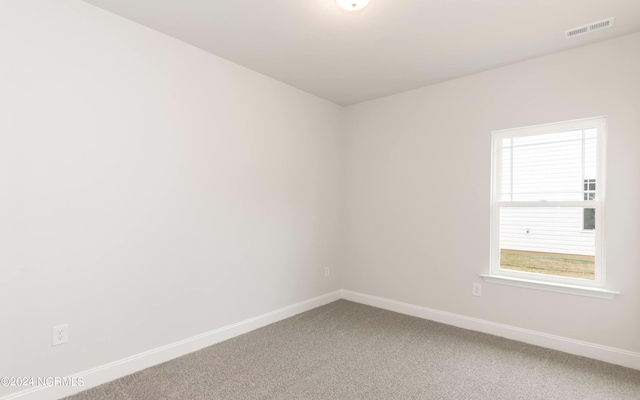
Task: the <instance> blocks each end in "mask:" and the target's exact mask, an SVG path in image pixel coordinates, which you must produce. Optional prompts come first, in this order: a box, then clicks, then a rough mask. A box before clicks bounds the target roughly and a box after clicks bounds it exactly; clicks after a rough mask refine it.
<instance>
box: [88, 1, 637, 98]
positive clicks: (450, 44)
mask: <svg viewBox="0 0 640 400" xmlns="http://www.w3.org/2000/svg"><path fill="white" fill-rule="evenodd" d="M84 1H86V2H88V3H91V4H94V5H96V6H98V7H100V8H103V9H105V10H108V11H111V12H113V13H115V14H118V15H121V16H123V17H125V18H128V19H130V20H133V21H136V22H139V23H141V24H143V25H146V26H148V27H150V28H152V29H155V30H157V31H160V32H163V33H165V34H167V35H170V36H173V37H175V38H178V39H180V40H182V41H185V42H187V43H190V44H192V45H194V46H197V47H199V48H201V49H204V50H206V51H209V52H211V53H213V54H216V55H218V56H221V57H223V58H226V59H228V60H231V61H233V62H235V63H238V64H240V65H243V66H245V67H247V68H250V69H252V70H254V71H257V72H260V73H262V74H264V75H267V76H270V77H272V78H275V79H277V80H280V81H282V82H285V83H287V84H289V85H291V86H294V87H297V88H299V89H302V90H305V91H307V92H309V93H313V94H315V95H317V96H320V97H323V98H325V99H327V100H330V101H332V102H335V103H337V104H340V105H349V104H354V103H359V102H362V101H366V100H371V99H374V98H378V97H382V96H387V95H390V94H394V93H399V92H402V91H405V90H410V89H415V88H418V87H421V86H426V85H430V84H433V83H436V82H441V81H444V80H448V79H452V78H456V77H460V76H464V75H469V74H472V73H475V72H479V71H483V70H487V69H491V68H495V67H499V66H503V65H507V64H512V63H515V62H518V61H523V60H526V59H530V58H534V57H538V56H541V55H545V54H550V53H554V52H558V51H562V50H566V49H569V48H573V47H578V46H582V45H585V44H589V43H594V42H598V41H601V40H606V39H611V38H614V37H617V36H622V35H626V34H630V33H634V32H638V31H640V0H371V3H370V4H369V6H368V7H367V8H365V9H363V10H361V11H356V12H348V11H344V10H342V9H340V8H339V7H338V6H337V5H336V2H335V0H84ZM609 17H615V18H616V19H615V26H614V27H613V28H609V29H604V30H601V31H597V32H594V33H591V34H589V35H584V36H580V37H575V38H572V39H564V31H565V30H566V29H570V28H574V27H577V26H580V25H584V24H588V23H590V22H594V21H598V20H601V19H605V18H609ZM639 51H640V49H639Z"/></svg>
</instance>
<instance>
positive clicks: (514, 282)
mask: <svg viewBox="0 0 640 400" xmlns="http://www.w3.org/2000/svg"><path fill="white" fill-rule="evenodd" d="M480 276H481V277H482V279H484V281H485V282H488V283H496V284H499V285H508V286H516V287H522V288H527V289H536V290H545V291H547V292H557V293H566V294H573V295H576V296H587V297H597V298H600V299H609V300H611V299H613V298H614V297H615V296H617V295H619V294H620V293H619V292H614V291H611V290H606V289H600V288H590V287H584V286H573V285H564V284H561V283H550V282H542V281H534V280H530V279H521V278H511V277H506V276H499V275H488V274H481V275H480Z"/></svg>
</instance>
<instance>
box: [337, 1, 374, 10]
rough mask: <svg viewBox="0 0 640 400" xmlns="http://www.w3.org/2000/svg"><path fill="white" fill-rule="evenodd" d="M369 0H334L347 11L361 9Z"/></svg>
mask: <svg viewBox="0 0 640 400" xmlns="http://www.w3.org/2000/svg"><path fill="white" fill-rule="evenodd" d="M369 1H371V0H336V2H337V3H338V5H339V6H340V7H342V8H344V9H345V10H347V11H357V10H362V9H363V8H365V7H366V6H367V4H369Z"/></svg>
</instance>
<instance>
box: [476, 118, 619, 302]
mask: <svg viewBox="0 0 640 400" xmlns="http://www.w3.org/2000/svg"><path fill="white" fill-rule="evenodd" d="M605 135H606V120H605V118H592V119H585V120H578V121H569V122H560V123H555V124H548V125H540V126H533V127H527V128H518V129H509V130H504V131H497V132H494V133H493V136H492V146H493V154H492V174H493V176H492V178H493V179H492V200H491V214H492V215H491V266H490V274H489V275H483V277H484V278H485V280H487V281H490V282H495V283H507V284H514V285H516V286H526V287H533V288H538V289H544V290H554V291H561V292H571V293H575V294H582V295H590V296H591V295H593V296H596V297H612V296H613V294H615V292H611V291H608V290H606V289H604V287H605V266H604V257H603V255H604V243H603V235H602V231H603V226H604V221H603V215H604V214H603V204H604V187H605V185H604V183H605V180H604V143H605ZM596 182H597V183H598V184H597V185H596Z"/></svg>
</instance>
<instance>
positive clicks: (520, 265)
mask: <svg viewBox="0 0 640 400" xmlns="http://www.w3.org/2000/svg"><path fill="white" fill-rule="evenodd" d="M587 210H593V209H586V208H582V207H517V208H502V209H501V210H500V268H502V269H506V270H514V271H524V272H532V273H538V274H547V275H558V276H565V277H575V278H583V279H594V278H595V230H591V231H585V230H584V229H583V223H584V221H583V218H584V216H585V214H586V213H588V212H589V213H590V212H591V211H587ZM593 216H594V221H595V210H594V213H593Z"/></svg>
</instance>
